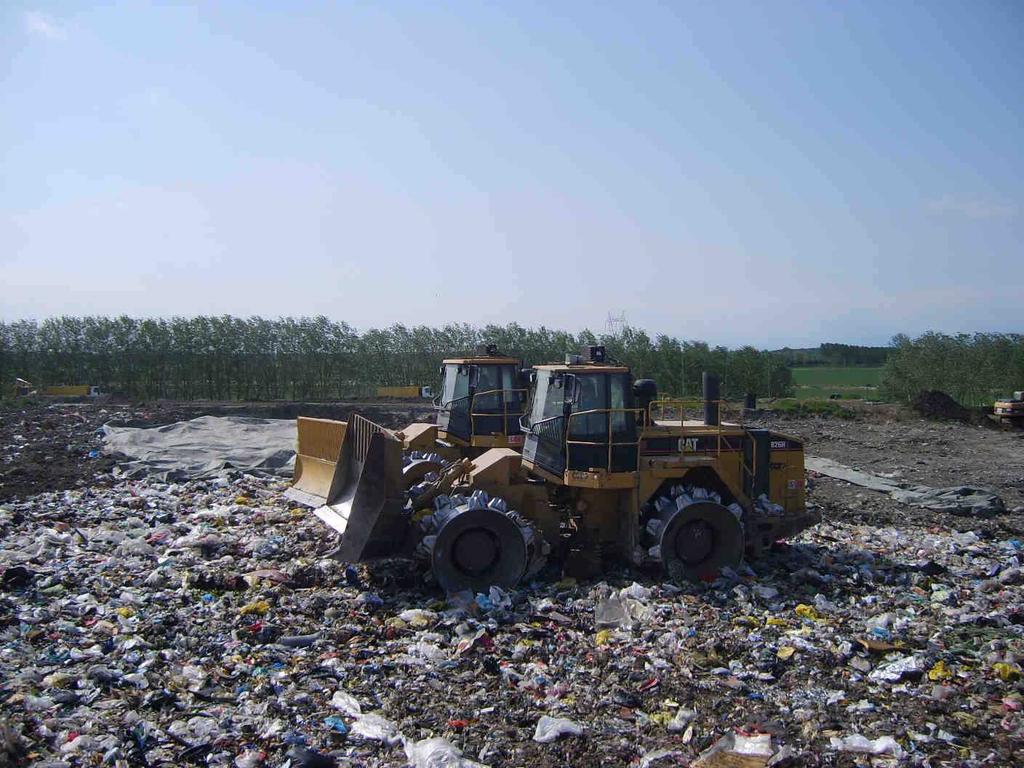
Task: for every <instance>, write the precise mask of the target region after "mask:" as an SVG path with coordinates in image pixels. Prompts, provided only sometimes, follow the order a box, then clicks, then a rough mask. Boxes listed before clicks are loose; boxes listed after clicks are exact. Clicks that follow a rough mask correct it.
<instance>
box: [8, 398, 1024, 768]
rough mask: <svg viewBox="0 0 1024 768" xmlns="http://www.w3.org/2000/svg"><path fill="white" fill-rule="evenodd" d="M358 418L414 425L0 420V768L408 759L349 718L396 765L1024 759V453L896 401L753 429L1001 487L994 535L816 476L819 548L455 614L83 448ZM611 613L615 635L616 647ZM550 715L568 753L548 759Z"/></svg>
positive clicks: (766, 419) (231, 505) (251, 483)
mask: <svg viewBox="0 0 1024 768" xmlns="http://www.w3.org/2000/svg"><path fill="white" fill-rule="evenodd" d="M352 410H356V411H358V412H360V413H363V414H364V415H366V416H368V417H369V418H372V419H374V420H375V421H378V422H381V423H384V424H386V425H388V426H402V425H404V424H405V423H407V422H409V421H413V420H422V419H423V418H425V417H428V416H429V411H427V410H426V409H423V408H422V407H420V406H418V405H416V406H410V405H408V404H401V403H374V404H351V403H348V404H335V405H320V406H315V407H310V406H296V405H278V404H270V405H241V406H239V405H226V404H194V403H190V404H174V403H160V404H131V405H129V404H102V405H100V404H68V405H50V404H43V403H14V404H5V405H3V406H2V409H0V556H2V557H3V558H5V560H6V562H7V563H8V566H7V568H6V570H5V571H4V573H3V580H2V589H0V715H2V719H0V766H3V765H5V764H17V765H28V764H32V765H43V766H48V767H49V768H58V767H60V768H68V767H69V766H85V765H99V764H101V763H102V762H106V763H108V764H114V765H116V766H136V765H138V766H147V765H205V766H237V767H238V768H261V766H283V765H285V764H286V762H285V761H286V755H287V754H291V750H293V749H294V748H296V747H299V746H306V747H309V748H310V749H312V750H314V751H316V752H318V753H319V754H321V755H325V754H329V755H331V756H332V758H333V760H334V761H335V763H333V764H338V765H357V766H391V767H394V768H397V767H398V766H403V765H409V764H413V763H412V762H411V758H409V760H408V761H407V758H406V751H403V748H402V747H401V746H394V745H392V744H388V743H386V742H384V743H382V741H381V739H379V738H373V737H371V738H359V736H358V734H357V733H356V731H357V730H358V729H359V728H360V727H364V726H366V722H367V721H364V720H361V717H362V715H359V714H358V713H355V712H354V710H352V709H351V704H350V700H353V699H354V700H355V701H357V702H358V705H359V706H361V707H362V710H363V712H364V713H365V712H367V711H369V710H373V712H374V713H376V714H375V715H374V716H379V717H383V718H385V719H386V721H387V722H388V723H390V724H391V726H393V727H394V728H395V729H398V730H399V731H400V733H401V734H402V736H403V737H404V739H405V740H406V742H405V743H406V747H405V750H408V749H409V745H410V744H421V745H422V744H423V743H424V742H425V741H426V740H428V739H430V738H435V737H443V738H444V739H447V740H448V742H450V743H451V744H453V745H455V746H456V747H457V748H458V749H460V750H462V751H463V753H464V754H465V756H466V758H467V759H472V760H479V761H480V763H482V764H485V765H490V766H499V765H533V766H538V768H539V767H540V766H563V765H585V766H591V765H593V766H597V765H602V766H611V765H630V766H640V767H641V768H648V767H650V768H660V767H662V766H690V765H702V766H704V768H706V767H707V766H719V765H721V766H724V765H740V764H743V765H752V766H753V765H756V766H758V768H760V767H761V766H763V765H764V762H760V763H757V762H754V763H747V762H743V763H741V762H736V761H732V762H729V761H728V758H726V762H705V763H699V761H697V755H698V754H700V753H702V752H703V751H704V750H706V749H708V748H709V747H711V746H712V745H714V744H716V743H718V742H719V740H720V739H721V738H723V736H730V735H731V737H736V735H737V734H754V735H757V734H761V735H765V734H768V735H770V739H771V744H772V747H771V749H772V751H773V753H774V755H775V757H774V759H773V763H772V764H773V765H775V766H777V767H778V768H785V766H789V767H790V768H792V766H803V765H807V766H844V767H846V768H852V767H853V766H868V765H870V766H877V767H881V766H897V765H900V766H902V765H912V766H915V767H919V768H939V767H940V766H948V767H949V768H953V767H954V766H956V767H957V768H962V767H963V766H967V767H969V768H973V767H975V766H979V767H980V766H983V765H985V766H1003V765H1007V766H1008V765H1015V764H1016V765H1019V764H1022V763H1021V762H1020V761H1021V760H1022V759H1024V720H1022V714H1021V713H1022V712H1024V678H1022V670H1021V662H1022V661H1024V600H1022V598H1021V592H1020V590H1021V588H1022V584H1024V554H1022V553H1024V543H1022V541H1021V540H1022V539H1024V536H1022V532H1024V524H1022V518H1024V509H1022V507H1021V505H1022V504H1024V432H1021V431H1016V432H1013V431H1004V430H1001V429H999V428H997V427H994V426H993V427H987V426H974V425H969V424H964V423H959V422H931V421H925V420H923V419H921V418H919V417H917V416H916V415H914V414H913V413H910V412H908V411H905V410H903V409H900V408H896V407H892V406H867V405H862V406H856V410H855V412H854V413H853V414H852V418H849V419H839V418H834V417H806V416H801V417H792V418H788V417H782V416H778V415H775V414H772V413H771V412H766V413H764V414H762V415H760V416H759V417H758V419H757V421H758V422H760V423H762V424H765V425H770V426H772V427H773V428H775V429H778V430H780V431H783V432H787V433H790V434H793V435H796V436H799V437H801V438H803V439H804V440H805V443H806V450H807V453H808V454H810V455H816V456H821V457H826V458H830V459H833V460H836V461H839V462H841V463H844V464H847V465H850V466H853V467H856V468H860V469H864V470H868V471H871V472H877V473H886V474H891V473H898V475H897V476H898V477H899V478H902V479H905V480H907V481H909V482H913V483H920V484H928V485H933V486H937V487H942V486H951V485H963V484H972V485H985V486H989V487H991V488H992V489H994V490H995V491H996V492H997V493H998V494H999V495H1000V496H1001V497H1002V499H1003V501H1004V503H1005V506H1006V509H1007V511H1006V512H1005V513H1002V514H999V515H996V516H994V517H991V518H987V519H974V518H969V517H962V516H957V515H951V514H945V513H937V512H930V511H927V510H922V509H915V508H912V507H907V506H904V505H900V504H898V503H896V502H895V501H893V500H892V499H890V498H889V497H888V496H885V495H883V494H879V493H875V492H873V491H869V490H865V489H861V488H857V487H854V486H851V485H849V484H847V483H845V482H842V481H838V480H834V479H831V478H828V477H815V476H811V477H810V478H809V481H810V482H809V500H810V501H811V502H812V503H814V504H817V505H818V506H819V507H820V508H821V509H822V512H823V522H822V523H821V525H819V526H817V527H815V528H813V529H810V530H808V531H806V532H804V533H803V534H801V535H800V536H799V537H797V539H795V540H794V541H793V542H791V543H789V544H782V545H778V546H777V547H775V548H773V550H772V551H771V552H769V553H768V554H767V555H766V556H765V557H764V558H763V559H760V560H758V561H755V562H753V563H750V564H749V565H745V566H743V569H742V573H739V574H737V575H735V577H724V578H722V579H719V580H718V581H716V582H715V583H713V584H697V585H690V584H685V585H674V584H671V583H669V582H667V581H666V579H665V578H664V576H663V575H661V574H660V573H654V572H647V571H637V570H631V569H624V568H623V569H617V570H615V571H613V572H609V573H607V574H605V576H604V580H603V581H602V582H598V581H588V582H579V583H577V582H576V581H575V580H571V579H568V580H558V579H559V577H558V575H557V574H555V575H552V576H550V577H549V578H545V579H541V580H538V581H537V582H534V583H531V584H528V585H522V588H521V589H517V590H516V591H515V592H514V593H513V594H511V595H509V596H508V603H507V604H504V605H499V604H498V602H493V604H492V601H491V600H490V599H489V597H488V596H484V595H479V596H476V600H475V602H473V601H472V600H471V601H470V603H469V604H468V606H461V607H459V606H458V605H454V604H453V603H452V602H451V600H449V601H448V602H447V603H446V600H445V598H444V595H443V594H441V593H440V592H439V590H438V589H437V588H436V586H434V585H431V584H429V583H424V581H423V579H422V576H421V575H418V574H417V572H416V570H415V568H414V567H413V566H411V565H410V564H408V563H402V562H396V561H389V562H384V563H380V564H373V565H369V566H364V565H361V566H359V567H358V568H353V567H351V566H346V565H345V564H342V563H337V562H336V561H333V560H331V559H329V558H327V557H326V555H327V554H328V553H329V552H330V551H331V549H332V548H333V545H334V542H333V541H332V540H331V538H330V537H329V536H328V535H325V532H324V528H323V526H322V525H321V524H320V523H319V521H318V520H316V519H315V518H314V517H313V516H312V515H310V514H308V511H304V510H296V509H294V508H293V505H291V504H289V503H288V502H287V501H286V500H284V499H283V497H282V495H281V493H282V489H283V487H284V485H283V483H281V482H280V480H278V479H274V478H265V477H256V476H250V475H243V474H237V473H236V475H234V476H232V477H230V478H222V479H219V480H203V481H190V482H187V483H163V482H158V481H154V480H152V479H149V478H144V479H138V480H134V479H124V478H118V477H116V476H115V475H114V474H113V473H112V469H113V468H114V467H115V465H116V460H117V457H109V456H104V455H103V454H102V453H101V452H100V449H101V440H100V437H99V434H98V432H97V430H98V428H99V427H100V426H101V425H102V424H104V423H106V422H115V423H128V424H135V425H142V424H152V425H157V424H165V423H169V422H172V421H176V420H180V419H185V418H192V417H195V416H199V415H205V414H211V415H225V414H236V415H256V416H276V417H281V418H291V417H293V416H295V415H297V413H299V412H301V413H303V414H305V415H317V416H328V417H335V418H344V417H345V416H346V415H347V414H348V413H349V412H351V411H352ZM494 597H495V600H496V601H499V602H500V601H501V600H504V599H505V598H504V596H502V595H500V594H499V595H496V596H494ZM613 598H614V599H617V600H620V601H621V602H622V604H623V605H624V606H628V608H629V615H630V616H631V617H632V618H631V619H629V620H626V621H624V622H621V623H618V624H614V625H604V624H602V623H600V622H598V620H597V614H598V612H599V607H600V606H601V605H602V604H603V603H604V602H605V601H608V600H611V599H613ZM403 616H404V618H402V617H403ZM307 642H308V646H307V645H306V643H307ZM289 643H291V645H289ZM545 715H552V716H558V717H566V718H569V719H570V720H572V721H573V722H575V723H577V724H579V725H580V727H581V728H582V729H583V734H582V735H580V736H567V737H563V738H561V739H559V740H557V741H554V742H552V743H540V742H538V740H537V739H536V738H535V730H534V729H535V727H536V726H537V725H538V724H539V718H541V717H542V716H545ZM7 724H9V725H10V729H11V730H10V731H8V730H6V728H7ZM677 725H678V727H675V726H677ZM865 743H867V744H869V746H868V747H865V746H864V744H865ZM868 749H872V750H875V752H874V753H873V754H872V753H869V752H868V751H866V750H868ZM5 755H6V757H5ZM5 760H7V763H5ZM313 764H315V763H303V762H302V761H301V760H293V762H292V763H291V765H292V766H297V765H313ZM320 764H323V763H320ZM434 764H436V765H442V764H443V765H452V766H463V767H464V768H466V767H468V766H476V765H478V764H477V763H475V762H472V763H471V762H468V760H467V761H465V762H459V761H456V760H451V761H449V762H444V763H441V762H437V763H434ZM417 765H425V763H418V764H417Z"/></svg>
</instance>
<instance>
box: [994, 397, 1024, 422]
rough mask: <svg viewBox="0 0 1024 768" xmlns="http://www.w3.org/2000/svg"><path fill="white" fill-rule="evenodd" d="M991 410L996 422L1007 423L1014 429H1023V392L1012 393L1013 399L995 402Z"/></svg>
mask: <svg viewBox="0 0 1024 768" xmlns="http://www.w3.org/2000/svg"><path fill="white" fill-rule="evenodd" d="M992 410H993V413H995V415H996V419H997V420H998V421H1000V422H1009V423H1010V424H1012V425H1013V426H1015V427H1024V392H1022V391H1017V392H1014V393H1013V397H1009V398H1007V399H1005V400H996V402H995V407H994V408H993V409H992Z"/></svg>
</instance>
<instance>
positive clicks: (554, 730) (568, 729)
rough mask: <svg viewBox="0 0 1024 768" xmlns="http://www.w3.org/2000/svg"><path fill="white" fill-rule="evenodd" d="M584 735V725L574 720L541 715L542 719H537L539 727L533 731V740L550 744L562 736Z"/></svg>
mask: <svg viewBox="0 0 1024 768" xmlns="http://www.w3.org/2000/svg"><path fill="white" fill-rule="evenodd" d="M582 735H583V726H582V725H580V724H579V723H577V722H576V721H574V720H569V719H568V718H565V717H550V716H549V715H541V718H540V720H538V721H537V728H536V730H534V732H533V740H534V741H536V742H539V743H541V744H548V743H550V742H552V741H555V740H556V739H558V738H560V737H562V736H582Z"/></svg>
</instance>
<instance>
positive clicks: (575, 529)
mask: <svg viewBox="0 0 1024 768" xmlns="http://www.w3.org/2000/svg"><path fill="white" fill-rule="evenodd" d="M531 393H532V397H531V400H530V408H529V413H528V415H527V416H525V417H524V419H523V426H524V429H525V442H524V445H523V450H522V453H521V454H520V453H518V452H516V451H515V450H512V449H510V448H507V447H501V448H492V449H489V450H486V451H484V452H483V453H481V454H480V455H478V456H476V457H474V458H463V459H460V460H458V461H456V462H454V463H451V464H449V465H447V466H444V467H442V468H441V469H440V470H439V471H438V470H431V471H430V472H429V473H426V474H425V473H422V472H421V471H420V470H419V469H417V468H416V463H415V462H412V463H410V462H404V463H403V453H402V452H403V442H402V440H401V439H400V438H399V436H398V435H397V434H396V433H395V432H393V431H391V430H388V429H385V428H383V427H380V426H378V425H376V424H374V423H373V422H371V421H369V420H367V419H364V418H362V417H360V416H353V417H352V418H351V419H350V420H349V421H348V422H347V423H343V422H326V421H319V422H315V421H314V420H305V421H308V422H310V425H311V426H310V427H309V428H308V429H306V430H300V437H299V453H300V455H302V454H306V455H310V453H311V452H313V451H318V452H319V456H320V458H319V459H317V461H318V462H320V464H319V465H318V466H317V468H316V469H315V470H314V471H316V472H318V473H320V479H321V488H322V490H323V491H324V492H323V493H317V494H311V493H309V492H308V490H303V489H302V487H301V486H302V484H303V477H304V476H305V475H306V474H307V472H309V471H310V469H309V468H308V467H302V468H300V467H299V466H298V465H297V466H296V473H297V478H296V482H295V485H294V487H293V488H292V489H291V490H289V492H288V495H289V496H290V497H291V498H293V499H296V500H298V501H300V502H303V503H306V504H308V505H310V506H312V507H314V510H315V514H316V515H317V516H318V517H319V518H320V519H321V520H323V522H325V523H326V524H327V525H329V526H330V527H332V528H333V529H334V530H336V531H337V532H338V533H340V534H341V544H340V547H339V548H338V551H337V557H339V558H340V559H341V560H344V561H347V562H358V561H362V560H368V559H372V558H379V557H394V556H407V557H416V558H420V559H423V560H425V561H426V563H427V564H428V566H429V568H430V570H431V571H432V572H433V575H434V577H435V579H436V580H437V582H438V583H439V584H440V585H441V586H442V587H443V588H444V589H446V590H448V591H456V590H462V589H471V590H474V591H486V590H487V588H488V587H490V586H500V587H505V588H509V587H513V586H515V585H516V584H517V583H518V582H519V581H520V580H522V579H523V578H526V577H529V576H531V575H532V574H534V573H536V572H537V571H538V570H539V569H540V568H541V566H542V565H543V564H544V563H545V562H546V561H554V562H557V563H558V564H559V565H560V566H561V568H562V570H563V571H565V572H567V573H570V574H572V575H577V576H588V575H593V574H596V573H597V572H599V571H600V569H601V568H602V567H603V566H604V564H605V562H606V561H608V560H618V561H622V560H625V561H628V562H631V563H633V564H635V565H646V564H660V566H661V567H662V568H663V569H664V570H665V571H666V573H668V574H669V576H670V577H672V578H676V579H699V580H708V579H713V578H714V577H715V576H717V575H718V574H719V572H720V571H721V569H722V568H724V567H727V566H729V567H735V566H737V565H738V564H739V563H740V562H741V561H742V559H743V557H744V555H746V556H751V557H752V556H756V555H757V554H758V553H760V552H761V551H763V550H764V549H765V548H767V547H768V546H770V545H771V544H772V543H773V542H775V541H777V540H779V539H782V538H786V537H789V536H793V535H795V534H797V533H799V532H800V531H802V530H804V529H805V528H808V527H809V526H812V525H814V524H816V523H817V522H819V521H820V515H819V514H818V513H817V512H816V511H814V510H813V509H810V508H808V507H807V505H806V503H805V488H804V452H803V445H802V443H801V442H800V441H799V440H798V439H797V438H795V437H792V436H790V435H786V434H782V433H778V432H773V431H771V430H768V429H751V428H746V427H744V426H742V425H740V424H733V423H728V422H723V421H722V420H721V418H720V416H721V405H722V401H721V400H720V399H719V394H718V379H717V377H715V376H713V375H711V374H705V391H704V399H703V401H701V402H699V403H694V402H687V401H681V400H666V399H657V390H656V386H655V384H654V382H653V381H650V380H646V379H642V380H638V381H634V379H633V376H632V374H631V372H630V369H629V368H628V367H626V366H622V365H617V364H614V363H612V362H609V361H606V359H605V353H604V348H603V347H599V346H595V347H588V348H586V349H585V350H584V354H582V355H569V356H567V358H566V362H565V363H562V364H552V365H541V366H537V367H536V368H535V369H534V372H533V375H532V385H531ZM694 407H700V408H702V409H703V412H704V413H703V418H702V419H687V418H686V416H687V413H686V412H687V410H693V408H694ZM314 424H319V425H321V426H320V427H315V426H313V425H314ZM317 428H319V429H321V432H320V433H319V435H318V433H317V431H316V430H317ZM314 440H318V441H319V442H317V443H316V444H315V445H314V444H312V443H311V442H310V441H314ZM304 441H305V442H304ZM304 463H305V462H304Z"/></svg>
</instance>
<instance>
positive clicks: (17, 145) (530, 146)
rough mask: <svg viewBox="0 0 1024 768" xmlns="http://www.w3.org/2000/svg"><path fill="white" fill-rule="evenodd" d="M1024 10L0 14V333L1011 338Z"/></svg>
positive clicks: (1021, 234)
mask: <svg viewBox="0 0 1024 768" xmlns="http://www.w3.org/2000/svg"><path fill="white" fill-rule="evenodd" d="M1022 22H1024V10H1022V9H1021V7H1020V6H1019V5H1017V4H1014V3H1009V2H981V3H975V4H955V3H947V2H936V3H932V4H929V5H927V6H922V7H911V6H909V5H892V4H884V3H880V2H870V3H864V4H858V5H842V6H834V5H830V4H824V3H821V4H815V3H787V4H774V5H772V6H771V7H770V8H766V7H761V6H757V5H741V4H728V5H724V6H696V5H694V6H689V5H688V6H685V7H680V8H674V9H667V8H663V7H658V6H656V5H649V4H636V5H630V6H628V7H627V6H612V7H597V6H594V5H592V4H582V3H567V4H563V5H559V6H558V7H557V8H554V9H552V8H548V7H544V6H543V5H540V4H533V3H529V2H525V3H516V4H497V5H490V6H486V7H484V6H478V5H476V4H457V3H456V4H440V5H437V6H429V7H428V6H423V5H420V4H415V3H391V4H388V5H386V6H382V7H367V6H347V5H346V6H337V7H335V6H328V7H322V6H314V5H309V4H304V3H296V4H289V5H280V4H276V3H259V2H257V3H252V4H246V5H245V6H244V7H243V6H233V5H232V6H205V5H196V6H189V5H176V6H170V7H164V6H156V5H147V4H144V3H115V4H112V5H107V4H105V5H97V6H88V5H85V4H75V3H64V2H52V3H49V2H44V3H29V4H21V3H12V4H8V5H7V6H5V7H4V8H3V9H2V10H0V44H2V45H3V50H4V52H5V55H4V56H3V57H2V61H3V64H4V67H3V72H2V75H0V104H2V108H3V112H4V115H5V117H6V119H5V120H3V121H0V169H2V181H0V269H2V271H3V274H4V279H3V282H2V287H0V319H3V320H7V321H9V320H15V319H21V318H28V317H35V318H44V317H47V316H54V315H61V314H68V315H85V314H89V315H121V314H127V315H131V316H138V317H144V316H155V317H169V316H174V315H184V316H190V315H196V314H213V315H222V314H232V315H238V316H243V317H244V316H252V315H261V316H265V317H271V318H273V317H279V316H288V315H291V316H300V315H318V314H323V315H326V316H328V317H330V318H332V319H335V320H339V321H345V322H348V323H349V324H351V325H352V326H354V327H357V328H360V329H365V328H370V327H386V326H388V325H391V324H394V323H403V324H405V325H408V326H412V325H434V326H438V325H444V324H445V323H448V322H467V323H470V324H472V325H478V326H483V325H486V324H488V323H497V324H505V323H508V322H513V321H514V322H518V323H519V324H520V325H523V326H526V327H537V326H540V325H545V326H547V327H551V328H557V329H565V330H570V331H578V330H580V329H582V328H589V329H590V330H593V331H595V332H601V331H602V330H603V329H604V327H605V321H606V318H607V316H608V314H609V312H612V313H615V314H618V313H620V312H623V313H624V314H625V317H626V320H627V321H628V323H629V324H630V325H632V326H635V327H638V328H643V329H645V330H646V331H647V332H648V333H650V334H651V335H652V336H653V335H656V334H658V333H666V334H669V335H672V336H676V337H679V338H686V339H700V340H704V341H707V342H708V343H710V344H723V345H727V346H738V345H742V344H748V343H749V344H752V345H754V346H757V347H759V348H767V349H776V348H780V347H783V346H790V347H794V348H800V347H808V346H816V345H817V344H819V343H821V342H829V341H831V342H842V343H855V344H868V345H886V344H888V342H889V340H890V339H891V337H892V336H893V335H894V334H897V333H907V334H910V335H912V336H916V335H918V334H920V333H922V332H924V331H926V330H937V331H943V332H950V333H955V332H958V331H967V332H975V331H998V332H1011V331H1017V332H1020V331H1022V330H1024V327H1022V322H1021V320H1022V317H1024V314H1022V311H1021V306H1022V305H1024V270H1022V269H1021V265H1022V260H1021V257H1022V256H1024V249H1022V246H1021V243H1022V242H1024V226H1022V214H1024V157H1022V153H1021V150H1020V137H1021V136H1024V119H1022V118H1024V102H1022V99H1021V98H1020V90H1019V89H1020V86H1019V83H1020V82H1021V79H1022V75H1024V48H1022V46H1021V45H1020V42H1019V32H1020V30H1021V28H1022Z"/></svg>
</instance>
